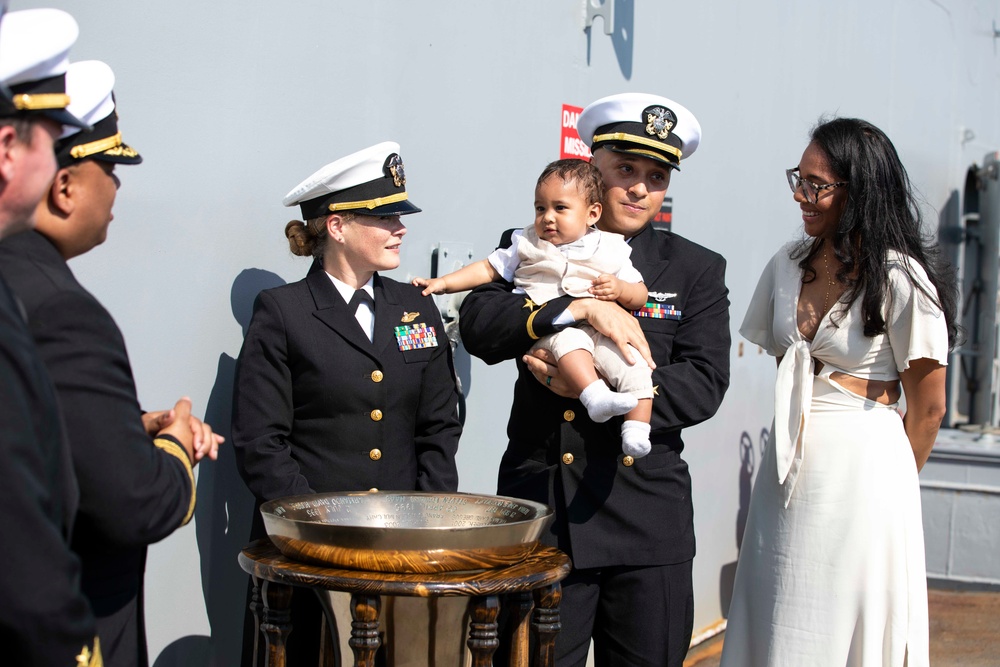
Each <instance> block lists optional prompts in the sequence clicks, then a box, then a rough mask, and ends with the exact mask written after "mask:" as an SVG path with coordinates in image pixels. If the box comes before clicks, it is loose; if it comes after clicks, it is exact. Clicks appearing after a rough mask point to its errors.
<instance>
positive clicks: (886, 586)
mask: <svg viewBox="0 0 1000 667" xmlns="http://www.w3.org/2000/svg"><path fill="white" fill-rule="evenodd" d="M792 247H793V245H792V244H789V245H786V246H785V247H784V248H782V249H781V250H780V251H779V252H778V253H777V254H776V255H775V256H774V257H773V258H772V259H771V262H770V263H769V264H768V266H767V268H766V269H765V270H764V273H763V274H762V275H761V278H760V282H759V283H758V285H757V289H756V291H755V293H754V296H753V299H752V301H751V304H750V307H749V309H748V311H747V314H746V318H745V319H744V321H743V326H742V327H741V328H740V333H742V334H743V336H745V337H746V338H747V339H749V340H750V341H752V342H754V343H756V344H758V345H760V346H761V347H763V348H764V349H765V350H766V351H767V352H768V354H771V355H774V356H776V357H782V361H781V363H780V365H779V368H778V377H777V381H776V383H775V423H774V425H773V427H772V429H771V435H770V438H769V441H768V444H767V448H766V451H765V454H764V457H763V461H762V463H761V468H760V470H759V471H758V473H757V478H756V481H755V483H754V488H753V492H752V494H751V501H750V513H749V517H748V520H747V526H746V532H745V534H744V537H743V543H742V549H741V551H740V555H739V564H738V566H737V572H736V583H735V589H734V591H733V599H732V604H731V605H730V609H729V616H728V627H727V629H726V636H725V645H724V652H723V656H722V665H723V667H742V666H745V667H764V666H770V667H782V666H787V667H801V666H803V665H810V666H815V665H820V666H822V665H829V666H831V667H834V666H835V667H843V666H845V665H849V666H852V667H853V666H864V667H873V666H886V667H888V666H892V667H903V665H907V666H908V667H921V666H926V665H927V664H928V627H927V626H928V620H927V582H926V572H925V567H924V543H923V526H922V522H921V513H920V489H919V485H918V480H917V469H916V463H915V461H914V457H913V452H912V450H911V448H910V445H909V441H908V439H907V437H906V434H905V432H904V430H903V421H902V419H901V417H900V414H899V405H898V404H893V405H888V406H887V405H883V404H880V403H876V402H874V401H871V400H869V399H866V398H865V397H863V396H859V395H857V394H854V393H852V392H850V391H848V390H847V389H845V388H843V387H842V386H840V385H839V384H837V383H836V382H835V381H833V380H832V379H831V377H830V376H831V374H832V373H834V372H837V371H840V372H842V373H847V374H849V375H853V376H857V377H861V378H865V379H870V380H881V381H889V380H895V379H898V377H899V371H903V370H906V369H907V368H908V367H909V364H910V361H911V360H914V359H921V358H929V359H934V360H936V361H938V362H939V363H941V364H942V365H943V364H945V363H947V354H948V332H947V325H946V323H945V319H944V316H943V315H942V313H941V311H940V309H939V308H938V307H937V306H936V305H935V303H934V300H932V299H931V298H929V297H928V296H927V295H926V294H925V293H924V292H922V291H921V290H920V289H917V288H916V287H915V286H914V284H913V282H912V281H911V279H910V278H909V276H908V275H907V271H906V266H909V270H910V273H911V274H912V275H913V276H914V279H915V280H916V281H917V282H919V283H920V285H921V286H922V287H923V289H924V290H925V291H926V292H927V293H928V294H932V295H936V292H935V290H934V287H933V285H932V284H931V283H930V282H929V280H928V279H927V275H926V273H925V272H924V271H923V269H922V268H921V267H920V266H919V265H918V264H917V263H916V262H915V261H913V260H911V259H910V258H908V257H905V256H903V255H900V254H898V253H893V254H891V255H890V257H889V259H888V263H889V267H888V268H889V280H890V286H889V289H888V290H887V295H886V301H885V305H884V309H883V313H884V315H885V319H886V329H887V333H885V334H881V335H878V336H874V337H872V338H868V337H866V336H865V335H864V333H863V330H862V325H861V299H860V298H859V299H857V300H856V301H855V303H854V304H853V305H852V307H851V308H850V309H849V310H848V311H846V312H845V311H844V309H843V307H842V306H841V305H840V304H837V305H836V306H834V307H833V308H831V309H830V310H831V312H830V313H827V315H826V316H824V317H823V319H822V321H821V322H820V324H819V328H818V330H817V332H816V335H815V338H814V339H813V340H812V341H809V340H807V339H806V338H805V337H803V336H802V334H801V333H800V331H799V329H798V323H797V307H798V298H799V293H800V291H801V287H802V272H801V270H800V269H799V267H798V262H797V260H792V259H790V258H789V252H790V251H791V249H792ZM815 361H821V362H822V363H823V368H822V370H821V371H820V372H819V374H818V375H814V369H815ZM904 400H905V397H904Z"/></svg>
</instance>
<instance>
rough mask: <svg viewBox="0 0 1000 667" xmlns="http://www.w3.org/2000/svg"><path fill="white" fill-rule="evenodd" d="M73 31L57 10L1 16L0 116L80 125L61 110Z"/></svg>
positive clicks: (76, 32) (72, 21)
mask: <svg viewBox="0 0 1000 667" xmlns="http://www.w3.org/2000/svg"><path fill="white" fill-rule="evenodd" d="M79 32H80V29H79V27H78V26H77V24H76V20H75V19H74V18H73V17H72V16H70V15H69V14H67V13H66V12H64V11H62V10H59V9H25V10H22V11H17V12H10V13H8V14H6V15H5V16H4V17H3V21H2V22H0V83H2V84H3V85H4V86H6V87H7V89H8V92H9V96H8V95H4V98H5V99H3V100H2V102H0V107H2V108H0V115H2V116H8V117H10V116H13V117H18V116H22V117H25V118H30V117H32V116H36V117H37V116H42V117H46V118H50V119H52V120H54V121H55V122H57V123H60V124H61V125H73V126H76V127H86V123H84V122H82V121H80V120H79V119H77V118H75V117H74V116H73V115H72V114H70V113H69V112H68V111H66V107H67V106H69V103H70V98H69V95H67V94H66V81H65V79H66V68H67V67H68V66H69V49H70V47H71V46H73V44H74V43H76V38H77V35H79Z"/></svg>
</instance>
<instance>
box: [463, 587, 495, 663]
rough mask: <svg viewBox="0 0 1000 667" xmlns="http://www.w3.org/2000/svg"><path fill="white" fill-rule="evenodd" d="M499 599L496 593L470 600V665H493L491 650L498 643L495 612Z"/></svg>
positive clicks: (467, 644)
mask: <svg viewBox="0 0 1000 667" xmlns="http://www.w3.org/2000/svg"><path fill="white" fill-rule="evenodd" d="M499 611H500V599H499V598H498V597H497V596H496V595H487V596H485V597H477V598H474V599H473V600H472V618H471V620H470V622H469V641H468V642H466V646H468V647H469V650H470V651H471V652H472V667H493V652H494V651H496V650H497V646H499V645H500V640H499V639H498V635H497V613H498V612H499Z"/></svg>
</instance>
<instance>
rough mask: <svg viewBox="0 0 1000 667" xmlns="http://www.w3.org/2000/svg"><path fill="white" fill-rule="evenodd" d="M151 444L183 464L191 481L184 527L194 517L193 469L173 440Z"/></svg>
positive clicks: (161, 440)
mask: <svg viewBox="0 0 1000 667" xmlns="http://www.w3.org/2000/svg"><path fill="white" fill-rule="evenodd" d="M153 444H154V445H156V446H157V447H159V448H160V449H162V450H163V451H165V452H166V453H167V454H170V455H171V456H176V457H177V459H178V460H180V462H181V463H183V464H184V469H185V470H187V474H188V478H189V479H190V480H191V502H190V503H189V504H188V511H187V514H185V515H184V521H182V522H181V525H182V526H183V525H186V524H187V522H188V521H190V520H191V517H192V516H193V515H194V501H195V488H194V486H195V485H194V468H192V467H191V460H190V459H189V458H188V455H187V452H185V451H184V449H183V448H182V447H181V446H180V445H178V444H177V443H176V442H174V441H173V440H167V439H166V438H156V439H155V440H153Z"/></svg>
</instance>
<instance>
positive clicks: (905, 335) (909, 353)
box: [886, 257, 948, 373]
mask: <svg viewBox="0 0 1000 667" xmlns="http://www.w3.org/2000/svg"><path fill="white" fill-rule="evenodd" d="M906 267H909V275H908V273H907V270H906ZM911 275H912V279H911ZM889 284H890V293H889V295H888V296H889V299H888V310H889V312H888V313H887V315H888V317H887V318H886V330H887V331H888V336H889V344H890V345H891V346H892V354H893V357H894V358H895V361H896V369H897V370H898V371H899V372H900V373H902V372H903V371H905V370H906V369H907V368H909V367H910V361H912V360H913V359H933V360H935V361H937V362H938V363H939V364H941V365H942V366H946V365H948V325H947V322H946V321H945V318H944V314H943V313H942V312H941V308H940V307H939V306H938V305H937V290H935V289H934V285H933V284H932V283H931V281H930V280H929V279H928V278H927V273H926V272H925V271H924V269H923V267H921V266H920V264H918V263H917V262H916V261H915V260H913V259H911V258H903V257H901V258H899V259H898V260H897V261H890V265H889Z"/></svg>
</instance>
